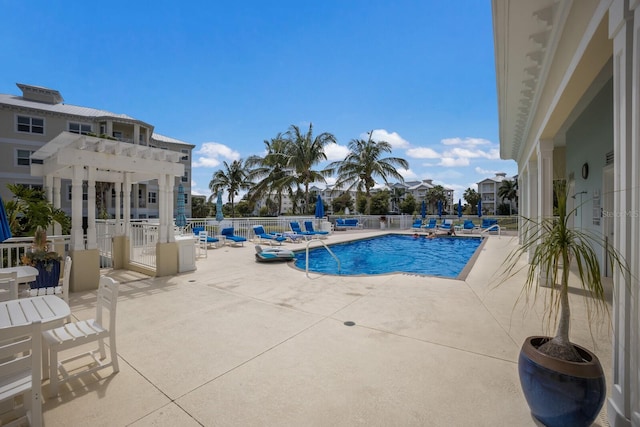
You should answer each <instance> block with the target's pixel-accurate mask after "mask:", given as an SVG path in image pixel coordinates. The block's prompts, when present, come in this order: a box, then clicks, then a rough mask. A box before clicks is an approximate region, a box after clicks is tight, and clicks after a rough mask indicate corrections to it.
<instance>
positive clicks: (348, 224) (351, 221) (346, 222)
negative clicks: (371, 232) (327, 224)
mask: <svg viewBox="0 0 640 427" xmlns="http://www.w3.org/2000/svg"><path fill="white" fill-rule="evenodd" d="M336 228H362V224H360V223H359V222H358V218H345V219H342V218H337V219H336Z"/></svg>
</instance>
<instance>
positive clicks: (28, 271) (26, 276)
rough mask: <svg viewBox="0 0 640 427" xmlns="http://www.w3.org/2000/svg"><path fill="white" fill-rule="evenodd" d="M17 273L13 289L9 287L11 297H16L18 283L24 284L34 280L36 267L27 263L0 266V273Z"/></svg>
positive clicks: (36, 272)
mask: <svg viewBox="0 0 640 427" xmlns="http://www.w3.org/2000/svg"><path fill="white" fill-rule="evenodd" d="M14 271H15V272H16V273H17V276H18V279H17V280H16V284H15V289H14V288H11V289H9V293H10V295H11V297H10V298H11V299H16V298H18V285H19V284H26V283H30V282H33V281H35V280H36V276H37V275H38V269H37V268H35V267H31V266H29V265H20V266H18V267H7V268H0V273H13V272H14Z"/></svg>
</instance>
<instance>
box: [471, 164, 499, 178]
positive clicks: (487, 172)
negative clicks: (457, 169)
mask: <svg viewBox="0 0 640 427" xmlns="http://www.w3.org/2000/svg"><path fill="white" fill-rule="evenodd" d="M475 171H476V173H477V174H479V175H491V176H493V175H495V174H497V173H498V172H499V171H497V170H489V169H482V168H481V167H480V166H476V168H475Z"/></svg>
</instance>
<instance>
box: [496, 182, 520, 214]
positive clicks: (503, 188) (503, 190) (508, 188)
mask: <svg viewBox="0 0 640 427" xmlns="http://www.w3.org/2000/svg"><path fill="white" fill-rule="evenodd" d="M498 197H500V199H501V200H502V201H503V202H504V200H505V199H507V200H508V201H509V215H511V201H512V200H515V199H516V198H517V197H518V187H517V183H516V181H512V180H510V179H505V180H503V181H502V183H501V184H500V187H498Z"/></svg>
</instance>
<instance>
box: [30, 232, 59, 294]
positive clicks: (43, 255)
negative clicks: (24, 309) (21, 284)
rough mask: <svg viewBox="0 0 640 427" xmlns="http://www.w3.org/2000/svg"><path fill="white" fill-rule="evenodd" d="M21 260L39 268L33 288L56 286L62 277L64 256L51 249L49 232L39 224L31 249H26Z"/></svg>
mask: <svg viewBox="0 0 640 427" xmlns="http://www.w3.org/2000/svg"><path fill="white" fill-rule="evenodd" d="M20 261H22V264H23V265H30V266H32V267H35V268H36V269H37V270H38V275H37V276H36V281H35V282H33V283H32V284H31V288H32V289H35V288H49V287H53V286H56V285H57V284H58V281H59V279H60V261H62V257H61V256H60V254H58V253H57V252H55V251H53V250H50V248H49V242H48V240H47V232H46V231H45V230H44V228H42V227H40V226H38V228H37V229H36V232H35V233H34V235H33V244H32V245H31V250H30V251H26V252H25V253H24V254H23V255H22V257H21V259H20Z"/></svg>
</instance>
